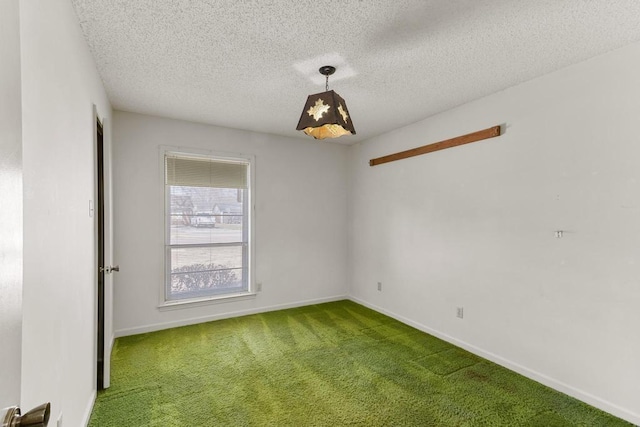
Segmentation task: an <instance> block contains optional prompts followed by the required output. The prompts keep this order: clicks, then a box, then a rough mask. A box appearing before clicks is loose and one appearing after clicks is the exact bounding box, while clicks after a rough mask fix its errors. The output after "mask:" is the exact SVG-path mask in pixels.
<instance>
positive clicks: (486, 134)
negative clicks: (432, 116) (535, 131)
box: [369, 126, 500, 166]
mask: <svg viewBox="0 0 640 427" xmlns="http://www.w3.org/2000/svg"><path fill="white" fill-rule="evenodd" d="M496 136H500V126H493V127H490V128H487V129H483V130H479V131H477V132H473V133H468V134H466V135H462V136H457V137H455V138H451V139H446V140H444V141H440V142H435V143H433V144H429V145H423V146H422V147H418V148H412V149H411V150H407V151H401V152H399V153H394V154H389V155H387V156H383V157H378V158H376V159H371V160H369V166H376V165H381V164H383V163H389V162H394V161H396V160H402V159H406V158H408V157H414V156H419V155H421V154H427V153H433V152H434V151H439V150H444V149H445V148H451V147H456V146H458V145H464V144H470V143H472V142H476V141H482V140H483V139H489V138H495V137H496Z"/></svg>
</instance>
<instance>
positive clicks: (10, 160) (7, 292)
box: [0, 0, 22, 419]
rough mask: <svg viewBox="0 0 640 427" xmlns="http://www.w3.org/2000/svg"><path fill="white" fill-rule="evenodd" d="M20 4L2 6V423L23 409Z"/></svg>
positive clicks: (0, 298) (8, 3)
mask: <svg viewBox="0 0 640 427" xmlns="http://www.w3.org/2000/svg"><path fill="white" fill-rule="evenodd" d="M18 11H19V5H18V0H8V1H4V0H3V1H2V2H0V58H2V66H0V195H2V196H1V197H2V202H1V206H2V207H1V208H0V343H1V344H0V361H1V362H0V384H1V385H2V386H1V387H0V419H2V417H3V416H4V414H3V411H2V409H3V408H6V407H8V406H15V405H18V404H19V403H20V355H21V348H22V326H21V325H22V138H21V128H22V125H21V114H22V110H21V103H20V21H19V14H18Z"/></svg>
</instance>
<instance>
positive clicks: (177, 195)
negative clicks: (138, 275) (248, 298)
mask: <svg viewBox="0 0 640 427" xmlns="http://www.w3.org/2000/svg"><path fill="white" fill-rule="evenodd" d="M250 166H251V162H250V160H249V159H246V158H224V157H214V156H202V155H196V154H188V153H177V152H165V155H164V170H165V174H164V175H165V219H166V233H165V257H166V260H165V263H166V279H165V292H164V295H165V298H164V299H165V302H180V301H182V302H185V301H187V300H202V299H211V298H212V297H219V296H223V295H224V296H227V295H237V294H243V293H244V294H246V293H248V292H249V283H250V280H249V277H250V271H249V270H250V269H249V265H250V263H249V258H250V253H251V252H250V245H251V241H250V233H249V230H250V215H249V213H250V209H249V206H250V204H249V198H250V188H249V183H250V180H249V174H250Z"/></svg>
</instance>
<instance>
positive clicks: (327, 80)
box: [324, 74, 329, 92]
mask: <svg viewBox="0 0 640 427" xmlns="http://www.w3.org/2000/svg"><path fill="white" fill-rule="evenodd" d="M324 77H325V79H326V80H325V83H324V91H325V92H329V74H325V76H324Z"/></svg>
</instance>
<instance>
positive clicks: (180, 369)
mask: <svg viewBox="0 0 640 427" xmlns="http://www.w3.org/2000/svg"><path fill="white" fill-rule="evenodd" d="M111 369H112V371H111V374H112V378H111V387H110V388H109V389H108V390H105V391H102V392H100V393H98V398H97V400H96V402H95V406H94V410H93V414H92V416H91V421H90V424H89V425H90V426H100V427H107V426H117V427H124V426H127V427H136V426H163V427H166V426H536V427H537V426H540V427H543V426H544V427H553V426H617V425H627V426H628V425H630V424H628V423H626V422H624V421H622V420H620V419H618V418H615V417H613V416H611V415H609V414H607V413H604V412H602V411H600V410H598V409H595V408H593V407H591V406H589V405H586V404H584V403H582V402H580V401H578V400H576V399H573V398H571V397H569V396H566V395H564V394H562V393H559V392H557V391H554V390H552V389H550V388H548V387H545V386H543V385H540V384H538V383H536V382H534V381H531V380H529V379H526V378H524V377H523V376H521V375H518V374H516V373H513V372H511V371H509V370H507V369H504V368H502V367H500V366H498V365H496V364H494V363H492V362H489V361H487V360H484V359H482V358H480V357H477V356H475V355H473V354H471V353H468V352H466V351H464V350H461V349H459V348H457V347H454V346H452V345H450V344H448V343H446V342H444V341H442V340H440V339H437V338H434V337H433V336H430V335H427V334H425V333H422V332H420V331H418V330H416V329H414V328H411V327H409V326H407V325H404V324H403V323H400V322H398V321H396V320H394V319H391V318H389V317H387V316H384V315H382V314H379V313H377V312H375V311H372V310H369V309H368V308H365V307H363V306H361V305H358V304H355V303H353V302H351V301H339V302H333V303H327V304H319V305H312V306H307V307H302V308H294V309H289V310H282V311H276V312H271V313H264V314H257V315H251V316H245V317H239V318H235V319H228V320H219V321H215V322H209V323H203V324H199V325H194V326H187V327H182V328H175V329H169V330H165V331H160V332H153V333H148V334H142V335H135V336H130V337H124V338H119V339H118V340H116V343H115V347H114V349H113V354H112V368H111Z"/></svg>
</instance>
